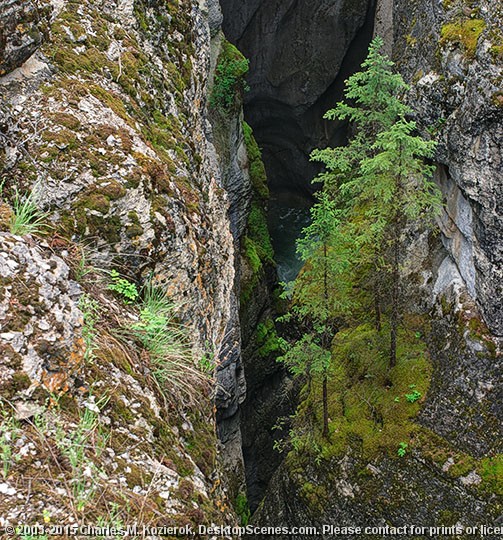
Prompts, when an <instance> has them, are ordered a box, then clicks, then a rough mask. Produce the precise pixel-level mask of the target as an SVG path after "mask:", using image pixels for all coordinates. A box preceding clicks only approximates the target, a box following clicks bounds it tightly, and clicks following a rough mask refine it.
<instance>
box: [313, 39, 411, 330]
mask: <svg viewBox="0 0 503 540" xmlns="http://www.w3.org/2000/svg"><path fill="white" fill-rule="evenodd" d="M382 46H383V40H382V38H381V37H379V36H378V37H376V38H375V39H374V40H373V41H372V42H371V44H370V46H369V53H368V56H367V58H366V59H365V61H364V62H363V64H362V66H361V67H362V70H361V71H359V72H357V73H355V74H354V75H352V76H351V77H350V78H349V79H348V80H347V81H346V90H345V94H344V95H345V101H341V102H339V103H337V105H336V106H335V108H334V109H331V110H329V111H328V112H327V113H326V114H325V116H324V118H326V119H330V120H334V119H339V120H347V121H349V122H350V125H351V130H352V132H353V135H352V137H351V138H350V140H349V141H348V144H347V145H345V146H340V147H337V148H325V149H321V150H315V151H313V153H312V154H311V159H312V160H313V161H320V162H321V163H323V164H324V166H325V169H326V172H324V173H322V174H321V175H320V176H319V177H318V178H317V181H321V182H323V186H324V190H325V191H326V192H327V193H329V194H330V195H331V196H332V197H333V198H334V199H335V200H337V202H338V205H339V208H340V209H341V211H344V212H345V214H346V216H345V221H347V222H348V223H351V224H353V225H356V224H360V225H363V224H365V226H362V227H360V228H359V230H357V231H355V235H356V238H355V240H354V244H355V251H357V252H358V253H359V255H360V257H359V259H360V260H359V266H360V267H365V266H366V267H369V268H371V269H372V272H370V273H369V274H368V282H369V286H370V288H371V290H372V291H373V305H374V313H375V326H376V328H377V329H378V330H380V329H381V305H382V298H381V297H382V295H383V292H384V291H385V289H386V287H385V283H386V275H385V274H383V273H382V272H379V268H380V260H381V259H382V253H381V248H382V237H381V233H382V228H381V227H380V224H379V223H374V224H373V226H372V227H371V228H368V227H367V225H368V224H367V223H366V222H365V219H363V218H362V217H360V215H361V213H362V212H363V211H366V209H365V208H364V207H363V205H362V204H361V197H362V196H363V198H365V193H364V192H365V189H366V187H367V183H368V182H369V181H370V183H371V182H372V179H371V178H368V177H367V178H362V175H361V168H360V164H361V162H362V160H364V159H366V158H371V157H373V156H374V155H375V152H376V149H375V148H374V144H375V142H376V139H377V136H378V134H379V133H381V132H382V131H385V130H387V129H389V128H390V127H391V126H392V125H393V124H394V123H395V122H396V121H397V120H398V118H399V117H401V116H404V115H405V114H408V113H409V112H410V108H409V107H408V106H407V105H405V104H404V103H403V102H402V101H401V100H400V98H399V96H398V94H399V93H401V92H404V91H406V90H407V88H408V87H407V85H406V84H405V82H404V80H403V79H402V77H401V76H400V75H399V74H394V73H393V72H392V71H391V70H392V68H393V65H394V64H393V62H392V61H391V60H390V59H389V58H388V57H387V56H385V55H383V54H381V53H380V49H381V48H382ZM348 230H349V229H348ZM369 247H370V249H368V248H369Z"/></svg>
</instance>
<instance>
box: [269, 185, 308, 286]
mask: <svg viewBox="0 0 503 540" xmlns="http://www.w3.org/2000/svg"><path fill="white" fill-rule="evenodd" d="M311 205H312V201H311V200H310V199H309V198H307V197H304V196H302V195H299V194H295V193H290V192H279V193H271V198H270V200H269V213H268V225H269V232H270V234H271V239H272V244H273V247H274V252H275V254H276V262H277V263H278V277H279V280H280V281H285V282H288V281H292V280H294V279H295V278H296V277H297V275H298V273H299V271H300V269H301V268H302V261H301V260H300V259H299V258H298V256H297V254H296V241H297V239H298V238H299V237H300V236H301V233H302V229H304V227H307V226H308V225H309V223H310V214H309V209H310V208H311Z"/></svg>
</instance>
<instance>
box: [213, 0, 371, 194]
mask: <svg viewBox="0 0 503 540" xmlns="http://www.w3.org/2000/svg"><path fill="white" fill-rule="evenodd" d="M373 4H374V2H373V1H371V0H331V1H327V0H314V1H310V2H297V1H294V0H287V1H285V0H222V1H221V5H222V10H223V13H224V23H223V29H224V32H225V34H226V36H227V38H228V39H229V40H230V41H232V42H233V43H236V44H237V45H238V47H239V49H240V50H241V51H242V52H243V54H244V55H245V56H247V57H248V58H249V59H250V74H249V77H248V83H249V86H250V91H249V92H248V93H247V94H246V103H245V111H246V115H247V119H248V122H249V123H250V124H251V126H252V128H253V130H254V134H255V137H256V139H257V141H258V143H259V145H260V146H261V147H262V148H263V158H264V162H265V165H266V168H267V172H268V176H269V181H270V184H271V185H272V186H288V187H291V186H295V187H296V188H297V189H301V190H304V191H306V190H307V191H309V190H311V189H312V188H311V186H310V181H311V179H312V178H313V177H314V176H315V174H316V173H317V172H318V168H317V167H316V166H315V165H313V164H312V163H310V162H309V158H308V156H309V153H310V152H311V150H312V149H313V148H315V147H317V146H320V145H321V146H322V145H325V144H326V143H327V142H331V143H336V142H340V141H342V140H343V139H344V137H345V128H344V127H343V126H341V125H340V124H338V123H336V122H326V121H323V120H322V116H323V114H324V113H325V112H326V111H327V110H328V109H329V108H331V107H332V106H333V105H334V104H335V103H336V101H337V100H338V99H339V98H340V96H341V90H342V86H343V81H344V79H345V78H346V77H347V76H348V74H349V73H350V72H351V71H352V70H354V67H355V65H357V64H358V62H360V61H361V60H363V58H364V56H365V50H366V46H367V43H368V41H369V39H370V36H371V28H372V15H373ZM306 36H308V39H306Z"/></svg>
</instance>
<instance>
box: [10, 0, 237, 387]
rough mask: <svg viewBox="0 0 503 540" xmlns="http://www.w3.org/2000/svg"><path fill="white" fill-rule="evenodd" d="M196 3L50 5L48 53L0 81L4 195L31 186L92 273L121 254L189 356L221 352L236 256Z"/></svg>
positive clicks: (205, 38) (202, 21)
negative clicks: (154, 287)
mask: <svg viewBox="0 0 503 540" xmlns="http://www.w3.org/2000/svg"><path fill="white" fill-rule="evenodd" d="M203 7H204V12H203V11H201V9H200V7H199V6H197V5H194V6H192V5H191V3H190V2H182V3H181V5H180V7H179V8H175V7H173V6H168V7H166V6H164V5H163V4H162V3H157V2H154V1H152V2H145V3H141V2H139V3H133V2H131V3H129V2H107V3H104V4H103V5H100V3H99V2H98V3H83V4H82V5H78V3H74V2H63V3H60V4H58V13H55V19H54V21H53V23H52V25H51V28H50V38H49V39H48V41H47V43H46V44H44V45H43V46H42V48H41V49H39V51H38V52H37V53H36V54H35V56H34V57H32V58H30V60H29V61H28V62H27V63H26V64H25V65H23V66H22V67H20V68H18V69H16V70H15V71H12V72H11V73H9V74H7V75H5V76H4V77H3V78H1V79H0V85H1V88H2V97H3V101H2V106H3V112H4V114H3V116H2V119H3V124H4V139H3V141H4V152H5V154H4V155H5V169H4V177H5V178H7V183H6V187H7V188H8V189H12V187H13V186H14V185H17V186H18V188H19V189H21V190H27V189H29V188H30V187H31V186H33V185H35V184H37V185H38V186H39V188H40V189H39V190H38V191H39V192H40V193H41V196H40V203H41V204H42V205H43V206H44V208H45V209H47V210H49V211H50V212H51V216H52V219H53V221H54V223H55V224H56V226H57V227H61V230H62V231H63V232H64V233H65V234H68V235H70V236H71V235H73V237H74V238H79V239H84V238H92V243H93V246H94V247H95V252H94V256H95V258H96V261H97V262H99V263H100V264H103V265H107V264H108V263H109V262H110V261H111V260H112V259H113V258H114V257H119V258H120V257H123V258H124V259H123V260H125V261H127V268H128V273H129V275H130V276H132V277H140V276H146V275H147V274H148V273H150V272H152V271H153V272H154V274H155V275H156V276H157V277H158V279H159V280H160V281H161V282H164V283H165V284H166V285H167V287H168V289H169V290H170V291H171V292H172V293H173V294H174V296H176V298H178V301H179V302H180V303H181V304H183V307H182V308H181V311H182V317H183V319H184V320H185V321H187V322H190V324H191V325H193V327H194V331H195V335H194V337H195V340H194V341H195V343H197V344H198V347H199V348H200V349H203V348H204V347H205V346H206V344H207V343H209V344H210V346H211V347H212V348H214V347H216V349H217V350H218V348H219V347H220V345H221V344H222V343H223V341H224V336H225V334H226V328H227V323H228V320H229V313H230V310H231V308H230V305H231V296H232V294H233V292H232V290H233V284H234V255H233V253H234V248H233V239H232V235H231V234H230V231H229V227H228V222H227V204H228V203H227V198H226V194H225V191H224V185H223V182H222V179H221V173H220V171H219V169H218V167H217V165H216V158H215V155H214V153H215V151H214V148H213V145H212V144H211V143H209V141H208V129H209V128H208V126H207V120H206V118H205V114H206V113H205V104H206V94H207V86H206V81H207V78H208V70H209V65H210V42H209V38H210V36H209V32H208V23H207V17H208V11H207V9H206V7H205V6H203ZM23 14H24V11H23V12H20V11H19V10H17V11H15V13H14V15H12V17H14V18H15V19H16V21H17V25H18V26H19V25H21V24H23V18H22V17H24V15H23ZM9 20H10V19H9ZM111 21H114V22H111ZM215 24H216V23H215ZM128 33H129V34H128ZM39 44H40V43H39V42H37V45H39ZM30 50H31V49H30ZM31 52H33V50H31ZM27 54H28V52H26V55H27ZM17 63H18V62H17ZM17 63H16V62H11V64H10V69H12V68H14V67H16V65H17ZM42 84H44V86H43V87H41V85H42ZM33 118H34V119H35V120H32V119H33ZM29 160H32V161H33V163H32V165H30V166H27V165H26V163H27V161H29ZM196 313H197V316H196V315H195V314H196ZM234 390H235V389H234Z"/></svg>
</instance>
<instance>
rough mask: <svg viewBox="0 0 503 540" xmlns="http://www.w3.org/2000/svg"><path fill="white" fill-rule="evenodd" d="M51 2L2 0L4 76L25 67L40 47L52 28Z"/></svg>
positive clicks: (0, 51)
mask: <svg viewBox="0 0 503 540" xmlns="http://www.w3.org/2000/svg"><path fill="white" fill-rule="evenodd" d="M50 13H51V5H50V2H49V1H42V2H23V1H20V0H2V1H1V2H0V75H3V74H5V73H8V72H9V71H12V70H13V69H15V68H17V67H19V66H21V64H23V62H24V61H25V60H27V59H28V58H29V57H30V56H31V55H32V54H33V53H34V52H35V50H36V49H37V48H38V47H39V45H40V44H41V43H42V41H43V39H44V34H45V33H47V31H48V23H49V15H50Z"/></svg>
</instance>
